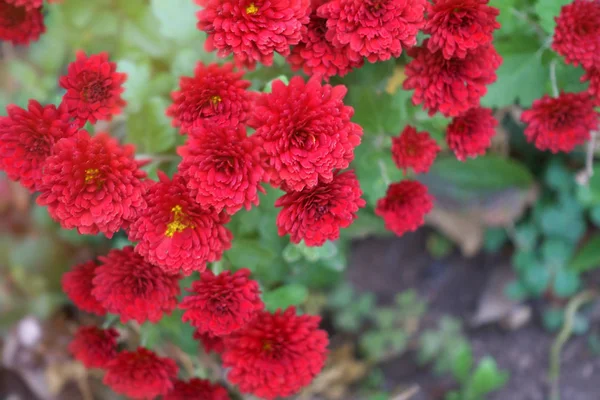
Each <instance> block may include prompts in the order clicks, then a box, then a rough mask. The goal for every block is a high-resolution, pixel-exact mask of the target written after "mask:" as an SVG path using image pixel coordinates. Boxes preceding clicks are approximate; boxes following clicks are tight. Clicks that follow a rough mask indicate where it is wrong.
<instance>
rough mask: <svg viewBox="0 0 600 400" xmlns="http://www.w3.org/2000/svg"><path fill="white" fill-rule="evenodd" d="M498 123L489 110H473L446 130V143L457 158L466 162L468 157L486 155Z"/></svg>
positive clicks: (454, 121) (458, 118)
mask: <svg viewBox="0 0 600 400" xmlns="http://www.w3.org/2000/svg"><path fill="white" fill-rule="evenodd" d="M496 126H498V121H496V118H494V115H493V114H492V110H490V109H489V108H481V107H476V108H472V109H470V110H469V111H467V112H466V113H464V114H463V115H461V116H459V117H455V118H454V119H453V120H452V122H451V123H450V125H448V128H447V129H446V142H447V143H448V147H449V148H450V149H452V151H453V152H454V154H455V155H456V158H458V159H459V160H460V161H465V160H466V159H467V157H472V158H474V157H477V156H479V155H484V154H485V151H486V150H487V149H489V148H490V146H491V145H492V137H494V135H495V134H496Z"/></svg>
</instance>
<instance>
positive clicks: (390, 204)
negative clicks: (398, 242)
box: [375, 180, 433, 236]
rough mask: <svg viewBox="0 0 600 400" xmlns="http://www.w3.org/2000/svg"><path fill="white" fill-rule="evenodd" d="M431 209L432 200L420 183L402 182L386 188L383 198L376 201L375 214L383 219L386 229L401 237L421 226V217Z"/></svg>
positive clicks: (422, 220) (422, 221)
mask: <svg viewBox="0 0 600 400" xmlns="http://www.w3.org/2000/svg"><path fill="white" fill-rule="evenodd" d="M432 208H433V198H432V197H431V196H430V195H429V194H428V193H427V188H426V187H425V186H424V185H423V184H422V183H420V182H417V181H411V180H403V181H401V182H397V183H392V184H391V185H390V186H389V187H388V190H387V193H386V195H385V197H384V198H382V199H379V200H378V201H377V208H376V209H375V214H377V215H379V216H380V217H382V218H383V220H384V222H385V227H386V228H387V229H389V230H390V231H392V232H394V233H395V234H396V235H398V236H402V235H403V234H405V233H406V232H409V231H411V232H413V231H416V230H417V228H419V227H420V226H421V225H423V224H424V223H425V220H424V218H423V217H425V215H426V214H427V213H429V212H430V211H431V209H432Z"/></svg>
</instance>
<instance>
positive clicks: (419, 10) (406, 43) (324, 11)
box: [317, 0, 427, 62]
mask: <svg viewBox="0 0 600 400" xmlns="http://www.w3.org/2000/svg"><path fill="white" fill-rule="evenodd" d="M426 7H427V2H426V1H425V0H332V1H328V2H327V3H325V4H324V5H322V6H321V7H320V8H319V10H318V11H317V14H318V16H319V17H321V18H324V19H326V20H327V34H326V38H327V40H328V41H329V42H331V43H332V44H333V45H334V46H336V47H338V48H342V47H344V46H345V45H348V46H349V48H350V49H351V50H353V51H355V52H357V53H358V54H360V55H361V56H364V57H367V59H368V60H369V62H376V61H385V60H389V59H390V58H391V57H400V54H401V53H402V49H403V48H404V49H407V48H410V47H412V46H414V45H415V44H416V43H417V33H418V32H419V29H421V28H422V27H423V26H424V25H425V9H426Z"/></svg>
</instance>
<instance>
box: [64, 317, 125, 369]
mask: <svg viewBox="0 0 600 400" xmlns="http://www.w3.org/2000/svg"><path fill="white" fill-rule="evenodd" d="M118 337H119V333H118V332H117V331H116V330H114V329H106V330H105V329H100V328H98V327H95V326H81V327H80V328H79V329H78V330H77V332H76V333H75V336H74V337H73V340H72V341H71V343H70V344H69V351H70V352H71V354H73V356H74V357H75V358H76V359H77V360H79V361H80V362H81V363H82V364H83V365H85V367H86V368H104V367H106V365H107V364H108V362H109V361H110V360H112V359H113V358H115V356H116V355H117V338H118Z"/></svg>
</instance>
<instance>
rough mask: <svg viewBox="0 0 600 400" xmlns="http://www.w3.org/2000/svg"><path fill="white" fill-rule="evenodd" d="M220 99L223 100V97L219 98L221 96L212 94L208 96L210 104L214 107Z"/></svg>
mask: <svg viewBox="0 0 600 400" xmlns="http://www.w3.org/2000/svg"><path fill="white" fill-rule="evenodd" d="M221 101H223V99H222V98H221V96H212V97H211V98H210V102H211V104H212V105H213V106H214V107H216V106H217V104H219V103H220V102H221Z"/></svg>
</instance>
